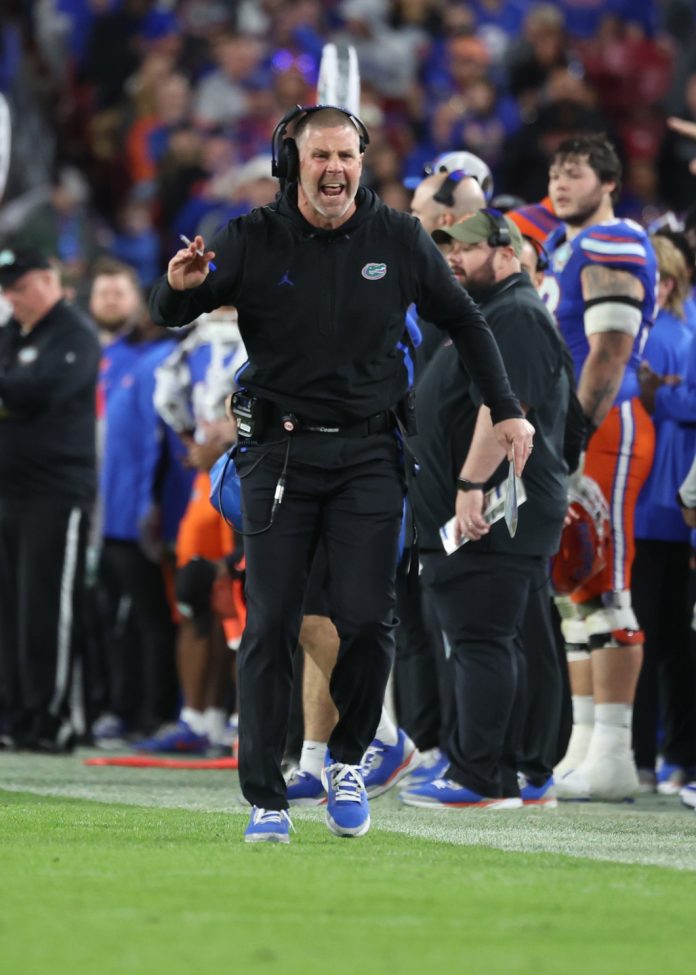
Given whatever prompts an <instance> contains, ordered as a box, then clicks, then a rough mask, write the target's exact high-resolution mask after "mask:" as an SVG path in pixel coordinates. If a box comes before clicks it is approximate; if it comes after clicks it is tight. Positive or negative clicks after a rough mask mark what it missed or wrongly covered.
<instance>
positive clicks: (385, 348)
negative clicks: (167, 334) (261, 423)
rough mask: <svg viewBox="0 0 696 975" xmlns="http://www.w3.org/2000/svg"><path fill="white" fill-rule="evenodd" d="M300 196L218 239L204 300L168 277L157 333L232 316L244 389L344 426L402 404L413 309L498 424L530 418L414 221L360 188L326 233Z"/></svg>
mask: <svg viewBox="0 0 696 975" xmlns="http://www.w3.org/2000/svg"><path fill="white" fill-rule="evenodd" d="M296 193H297V191H296V187H294V186H290V187H288V189H287V191H286V192H285V193H283V194H282V195H281V196H279V197H278V198H277V200H276V201H275V202H274V203H273V204H271V205H270V206H266V207H261V208H259V209H256V210H253V211H252V212H251V213H250V214H248V215H247V216H244V217H238V218H236V219H234V220H231V221H230V222H229V223H228V224H227V225H226V226H225V227H223V228H222V229H221V230H220V231H218V233H217V234H216V235H215V237H214V238H213V240H212V241H210V243H208V244H207V247H208V249H210V250H212V251H214V252H215V264H216V266H217V270H216V271H211V272H210V273H209V274H208V277H207V278H206V280H205V281H204V282H203V284H201V285H200V286H199V287H198V288H194V289H191V290H188V291H175V290H173V289H172V288H171V287H170V286H169V284H168V282H167V279H166V276H164V277H163V278H162V279H161V280H160V281H159V282H158V283H157V284H156V285H155V287H154V288H153V291H152V294H151V296H150V314H151V316H152V319H153V321H155V322H157V323H158V324H160V325H164V326H181V325H185V324H187V323H188V322H190V321H192V320H193V319H194V318H196V317H197V316H198V315H200V314H202V313H203V312H209V311H212V310H213V309H214V308H217V307H219V306H221V305H234V306H235V307H236V308H237V310H238V312H239V329H240V332H241V335H242V338H243V340H244V343H245V346H246V350H247V354H248V357H249V361H248V363H247V365H246V366H244V367H243V368H242V370H240V373H239V374H238V382H239V384H240V385H241V386H243V387H244V388H245V389H247V390H248V391H249V392H250V393H252V394H254V395H256V396H259V397H263V398H265V399H268V400H271V401H272V402H274V403H275V404H276V405H278V406H279V407H281V408H282V409H284V410H289V411H292V412H294V413H296V414H297V415H298V416H300V417H302V418H309V419H311V420H314V421H320V422H326V423H342V424H345V423H350V422H353V421H356V420H361V419H364V418H366V417H368V416H371V415H373V414H375V413H379V412H381V411H382V410H386V409H390V408H393V407H394V406H395V404H396V403H397V402H398V401H399V400H400V399H401V398H402V397H403V396H404V394H405V392H406V390H407V388H408V376H407V371H406V368H405V366H404V361H403V353H402V352H401V351H400V350H399V349H398V348H397V344H398V343H399V341H400V340H401V338H402V336H403V332H404V315H405V312H406V309H407V308H408V306H409V305H410V304H411V303H412V302H415V304H416V305H417V307H418V312H419V314H420V315H422V316H423V317H424V318H426V319H428V320H429V321H432V322H434V323H435V324H436V325H438V326H439V327H440V328H442V329H443V330H445V331H446V332H449V334H450V335H451V336H452V340H453V342H454V343H455V345H456V346H457V349H458V351H459V353H460V355H461V357H462V360H463V361H464V363H465V365H466V368H467V370H468V371H469V373H470V374H471V376H472V378H473V379H474V380H475V382H476V384H477V386H478V387H479V389H480V390H481V393H482V395H483V399H484V402H485V403H486V404H487V405H488V406H489V407H490V408H491V412H492V415H493V419H494V422H497V421H499V420H502V419H507V418H509V417H516V416H521V415H522V413H521V411H520V409H519V404H518V402H517V400H516V398H515V396H514V395H513V393H512V391H511V389H510V385H509V383H508V380H507V376H506V374H505V369H504V366H503V363H502V359H501V358H500V353H499V351H498V347H497V345H496V343H495V339H494V338H493V336H492V334H491V332H490V330H489V328H488V326H487V324H486V322H485V320H484V318H483V316H482V315H481V313H480V312H479V310H478V308H477V307H476V305H475V304H474V302H473V301H472V300H471V298H470V297H469V296H468V294H467V293H466V291H464V290H463V289H462V288H461V286H460V285H459V284H458V283H457V281H456V280H455V278H454V277H453V276H452V274H451V273H450V270H449V267H448V266H447V263H446V261H445V260H444V259H443V258H442V256H441V255H440V253H439V251H438V249H437V247H436V246H435V244H434V243H433V241H432V240H431V239H430V238H429V236H428V235H427V233H426V232H425V231H424V230H423V228H422V227H421V225H420V223H419V222H418V221H417V220H416V219H415V218H413V217H411V216H408V215H407V214H404V213H400V212H398V211H396V210H393V209H391V208H390V207H387V206H386V205H385V204H383V203H382V202H381V201H380V200H379V199H378V197H377V196H376V195H375V194H374V193H373V192H372V191H370V190H368V189H366V188H365V187H361V188H360V190H359V191H358V195H357V197H356V203H357V210H356V212H355V214H354V215H353V216H352V217H351V218H350V219H349V220H348V221H346V223H344V224H343V225H342V226H341V227H339V228H338V229H337V230H321V229H319V228H317V227H314V226H312V225H311V224H310V223H308V222H307V221H306V220H305V219H304V217H303V216H302V215H301V214H300V212H299V210H298V208H297V203H296Z"/></svg>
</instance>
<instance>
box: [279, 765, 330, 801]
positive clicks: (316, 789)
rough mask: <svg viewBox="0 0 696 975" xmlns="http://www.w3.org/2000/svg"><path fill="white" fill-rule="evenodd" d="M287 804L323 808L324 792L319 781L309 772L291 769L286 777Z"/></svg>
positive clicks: (325, 797)
mask: <svg viewBox="0 0 696 975" xmlns="http://www.w3.org/2000/svg"><path fill="white" fill-rule="evenodd" d="M287 782H288V803H289V804H290V805H291V806H323V805H325V804H326V799H327V796H326V790H325V789H324V786H323V785H322V784H321V779H318V778H317V777H316V775H312V773H311V772H303V771H302V769H299V768H296V769H293V770H292V772H291V773H290V775H289V776H288V780H287Z"/></svg>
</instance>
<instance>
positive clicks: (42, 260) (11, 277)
mask: <svg viewBox="0 0 696 975" xmlns="http://www.w3.org/2000/svg"><path fill="white" fill-rule="evenodd" d="M50 267H51V263H50V261H49V260H48V258H47V257H46V255H45V254H43V253H42V252H41V251H40V250H38V249H37V248H36V247H1V248H0V288H7V287H8V286H9V285H11V284H14V283H15V281H18V280H19V279H20V278H21V277H22V275H23V274H26V273H27V272H28V271H45V270H46V269H47V268H50Z"/></svg>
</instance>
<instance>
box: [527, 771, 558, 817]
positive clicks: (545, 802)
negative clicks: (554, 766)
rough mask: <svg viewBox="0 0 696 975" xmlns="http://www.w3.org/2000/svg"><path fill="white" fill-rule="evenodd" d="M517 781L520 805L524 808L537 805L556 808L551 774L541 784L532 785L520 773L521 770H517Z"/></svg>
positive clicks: (554, 787)
mask: <svg viewBox="0 0 696 975" xmlns="http://www.w3.org/2000/svg"><path fill="white" fill-rule="evenodd" d="M517 781H518V782H519V786H520V797H521V799H522V805H523V806H524V807H525V809H527V808H531V809H535V808H539V807H542V808H544V809H556V808H557V807H558V798H557V797H556V785H555V782H554V780H553V775H549V777H548V779H547V780H546V782H544V783H543V785H532V784H531V782H528V781H527V777H526V776H524V775H522V773H521V772H518V773H517Z"/></svg>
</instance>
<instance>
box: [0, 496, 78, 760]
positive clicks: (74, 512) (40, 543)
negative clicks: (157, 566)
mask: <svg viewBox="0 0 696 975" xmlns="http://www.w3.org/2000/svg"><path fill="white" fill-rule="evenodd" d="M88 522H89V515H88V512H87V511H85V510H84V509H83V508H81V507H70V505H69V504H67V503H58V502H55V501H50V500H48V501H17V500H3V499H0V689H1V691H2V698H3V710H4V715H5V722H6V724H7V726H8V730H9V732H10V734H11V735H13V737H15V738H16V739H17V740H18V741H19V742H20V743H21V742H26V743H27V744H29V745H31V743H32V741H35V740H37V739H46V740H54V739H55V737H56V735H57V733H58V730H59V728H60V726H61V725H62V724H63V723H64V722H65V721H66V720H67V719H69V716H70V703H71V700H70V695H71V689H72V674H73V665H74V662H75V659H76V657H77V656H78V655H80V654H81V651H82V643H83V625H82V623H83V618H82V612H83V594H84V573H85V552H86V546H87V533H88Z"/></svg>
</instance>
